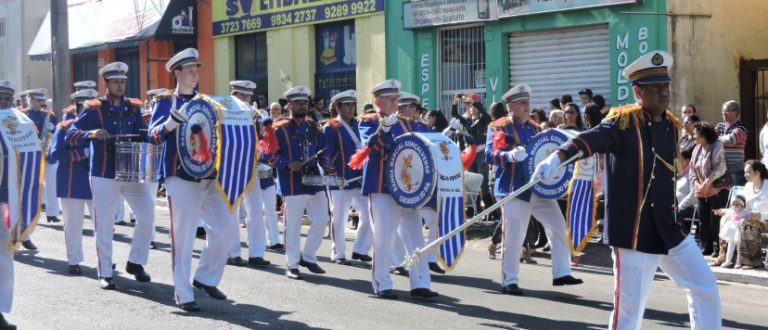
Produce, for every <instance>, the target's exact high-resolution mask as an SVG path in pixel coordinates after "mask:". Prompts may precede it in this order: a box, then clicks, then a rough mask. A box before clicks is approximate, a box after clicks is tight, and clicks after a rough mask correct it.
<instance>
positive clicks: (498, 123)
mask: <svg viewBox="0 0 768 330" xmlns="http://www.w3.org/2000/svg"><path fill="white" fill-rule="evenodd" d="M510 124H512V121H511V120H509V117H507V116H504V117H502V118H499V119H496V120H494V121H493V122H492V123H491V124H490V125H488V126H490V127H491V128H493V129H499V128H502V127H504V126H508V125H510Z"/></svg>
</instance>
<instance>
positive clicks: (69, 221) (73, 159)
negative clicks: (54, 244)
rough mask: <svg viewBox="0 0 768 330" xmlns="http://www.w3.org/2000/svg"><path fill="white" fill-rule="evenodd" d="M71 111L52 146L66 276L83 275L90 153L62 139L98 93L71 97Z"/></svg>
mask: <svg viewBox="0 0 768 330" xmlns="http://www.w3.org/2000/svg"><path fill="white" fill-rule="evenodd" d="M70 97H71V98H72V101H74V104H73V105H74V106H75V107H74V108H71V107H68V108H67V109H70V110H71V111H67V112H65V113H64V117H63V121H62V122H61V123H60V124H59V125H58V126H57V128H56V132H55V133H54V134H53V141H52V144H51V157H52V158H53V159H55V160H56V161H57V162H58V163H59V166H58V168H57V171H56V179H57V182H56V189H57V192H56V195H57V196H58V197H59V198H61V211H62V214H63V216H64V242H65V243H66V247H67V261H69V270H68V271H69V273H70V274H72V275H80V274H82V269H80V263H81V262H83V215H84V209H85V207H86V206H87V207H88V211H89V213H90V214H91V216H93V212H92V211H91V210H93V204H92V203H91V200H92V195H91V186H90V182H89V180H88V173H89V164H88V163H89V161H90V159H89V153H90V150H89V149H88V145H87V144H84V145H80V146H75V147H70V146H69V145H68V144H67V142H66V141H65V139H64V135H65V134H66V132H67V129H69V127H70V126H71V125H72V123H73V122H74V121H75V120H76V119H77V117H78V115H79V114H80V113H81V112H82V110H83V103H84V102H85V101H87V100H91V99H95V98H97V97H99V92H98V91H95V90H93V89H84V90H80V91H78V92H75V93H73V94H72V95H70Z"/></svg>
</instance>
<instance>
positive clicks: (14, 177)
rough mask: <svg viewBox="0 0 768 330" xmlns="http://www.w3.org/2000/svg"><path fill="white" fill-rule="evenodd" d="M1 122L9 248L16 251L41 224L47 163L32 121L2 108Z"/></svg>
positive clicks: (5, 220)
mask: <svg viewBox="0 0 768 330" xmlns="http://www.w3.org/2000/svg"><path fill="white" fill-rule="evenodd" d="M0 122H2V140H1V142H2V146H1V148H0V152H2V153H3V155H2V170H0V173H2V176H3V177H4V178H7V180H5V182H7V184H8V208H7V209H6V210H5V211H6V212H5V219H3V223H4V225H5V226H6V228H8V229H9V232H10V234H11V237H10V240H9V241H8V248H9V249H11V250H15V249H16V247H17V246H18V245H19V244H20V243H21V242H23V241H24V240H25V239H26V237H27V236H29V234H30V233H31V232H32V231H33V230H34V228H35V226H36V225H37V218H38V216H39V215H40V196H41V187H42V183H43V173H44V168H43V167H44V166H45V165H44V161H43V157H42V152H41V149H40V148H41V147H40V140H39V139H38V138H37V132H36V128H35V124H34V122H32V120H30V119H29V118H27V116H25V115H23V114H22V113H20V112H18V111H16V110H12V109H2V110H0Z"/></svg>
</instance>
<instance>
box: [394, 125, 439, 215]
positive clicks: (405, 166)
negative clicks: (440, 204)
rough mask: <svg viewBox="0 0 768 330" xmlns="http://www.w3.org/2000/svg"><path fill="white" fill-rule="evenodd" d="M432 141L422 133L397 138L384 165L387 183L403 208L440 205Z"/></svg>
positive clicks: (396, 200)
mask: <svg viewBox="0 0 768 330" xmlns="http://www.w3.org/2000/svg"><path fill="white" fill-rule="evenodd" d="M431 144H432V142H430V141H429V140H428V139H427V138H426V137H424V136H423V135H421V134H419V133H408V134H404V135H401V136H399V137H397V139H395V142H394V144H393V147H392V149H391V151H390V153H389V157H388V158H387V161H386V163H385V167H384V168H385V170H384V186H385V188H386V189H387V190H388V191H389V193H390V194H392V198H394V199H395V202H397V204H399V205H400V206H402V207H405V208H412V209H415V208H420V207H424V206H428V207H432V208H434V207H436V205H437V196H436V194H435V188H436V187H437V169H436V168H435V160H434V159H433V158H432V157H433V156H432V151H431V150H430V145H431Z"/></svg>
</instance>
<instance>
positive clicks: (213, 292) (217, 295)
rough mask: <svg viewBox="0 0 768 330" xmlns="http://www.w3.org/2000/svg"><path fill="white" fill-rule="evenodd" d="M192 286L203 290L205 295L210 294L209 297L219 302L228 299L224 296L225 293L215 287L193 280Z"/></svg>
mask: <svg viewBox="0 0 768 330" xmlns="http://www.w3.org/2000/svg"><path fill="white" fill-rule="evenodd" d="M192 286H194V287H196V288H198V289H202V290H203V291H205V293H207V294H208V296H209V297H211V298H213V299H217V300H224V299H227V295H225V294H224V292H221V291H219V289H217V288H216V287H215V286H210V285H205V284H203V283H200V282H198V281H197V280H192Z"/></svg>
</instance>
